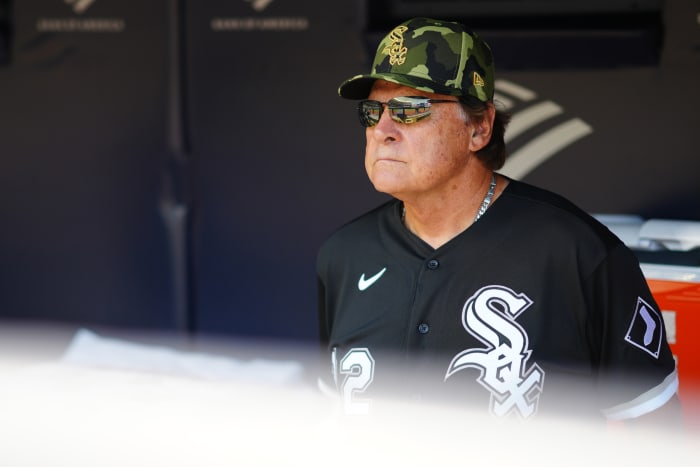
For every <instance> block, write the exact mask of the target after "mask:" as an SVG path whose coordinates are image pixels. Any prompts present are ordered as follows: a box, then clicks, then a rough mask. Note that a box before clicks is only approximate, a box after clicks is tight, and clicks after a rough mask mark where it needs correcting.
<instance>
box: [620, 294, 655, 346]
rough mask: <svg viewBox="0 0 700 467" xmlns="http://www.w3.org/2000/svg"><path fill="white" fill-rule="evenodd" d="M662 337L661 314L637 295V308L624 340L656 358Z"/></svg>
mask: <svg viewBox="0 0 700 467" xmlns="http://www.w3.org/2000/svg"><path fill="white" fill-rule="evenodd" d="M662 339H663V320H662V318H661V314H660V313H659V312H658V311H656V309H654V307H652V306H651V305H649V304H648V303H647V302H645V301H644V300H643V299H642V298H641V297H638V298H637V308H636V309H635V310H634V316H633V317H632V322H631V323H630V327H629V329H628V330H627V335H626V336H625V340H626V341H627V342H629V343H630V344H632V345H633V346H635V347H638V348H640V349H642V350H644V351H645V352H647V353H648V354H649V355H651V356H652V357H654V358H656V359H658V358H659V352H660V351H661V342H662Z"/></svg>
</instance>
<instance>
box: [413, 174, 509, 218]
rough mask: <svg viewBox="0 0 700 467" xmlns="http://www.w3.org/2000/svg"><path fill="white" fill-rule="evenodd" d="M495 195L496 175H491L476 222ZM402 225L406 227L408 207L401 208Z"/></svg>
mask: <svg viewBox="0 0 700 467" xmlns="http://www.w3.org/2000/svg"><path fill="white" fill-rule="evenodd" d="M494 193H496V174H495V173H491V185H489V191H487V192H486V196H485V197H484V200H483V201H482V202H481V206H480V207H479V211H478V212H477V213H476V217H475V218H474V222H476V221H478V220H479V219H480V218H481V216H483V215H484V213H485V212H486V210H487V209H488V208H489V204H491V199H493V195H494ZM401 223H402V224H403V225H406V206H402V208H401Z"/></svg>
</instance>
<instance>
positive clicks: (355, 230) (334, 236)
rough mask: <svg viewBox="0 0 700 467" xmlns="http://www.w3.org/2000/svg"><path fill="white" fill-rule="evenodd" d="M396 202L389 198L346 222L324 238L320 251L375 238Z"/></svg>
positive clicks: (360, 244)
mask: <svg viewBox="0 0 700 467" xmlns="http://www.w3.org/2000/svg"><path fill="white" fill-rule="evenodd" d="M398 204H399V201H398V200H395V199H392V200H389V201H387V202H385V203H383V204H381V205H379V206H377V207H375V208H373V209H371V210H370V211H367V212H365V213H363V214H361V215H360V216H358V217H355V218H354V219H352V220H350V221H349V222H346V223H345V224H343V225H342V226H340V227H339V228H337V229H336V230H335V231H334V232H333V233H331V234H330V235H329V236H328V238H326V240H325V241H324V242H323V244H322V245H321V248H320V252H321V253H322V252H324V251H328V250H336V249H338V248H342V249H344V250H346V249H347V248H348V247H350V246H352V245H356V246H359V247H361V246H362V245H363V244H365V243H366V242H367V239H372V238H376V237H377V235H376V234H377V232H378V229H380V224H384V223H386V222H389V221H390V217H391V216H393V215H394V214H395V211H396V210H397V209H399V208H398Z"/></svg>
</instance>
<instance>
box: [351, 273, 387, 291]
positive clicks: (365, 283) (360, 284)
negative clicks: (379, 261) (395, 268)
mask: <svg viewBox="0 0 700 467" xmlns="http://www.w3.org/2000/svg"><path fill="white" fill-rule="evenodd" d="M385 272H386V268H384V269H382V270H381V271H379V272H378V273H376V274H375V275H373V276H372V277H370V278H369V279H365V274H364V273H362V276H360V280H359V281H357V288H358V289H360V290H367V288H368V287H369V286H371V285H372V284H374V283H375V282H377V281H378V280H379V278H380V277H382V275H384V273H385Z"/></svg>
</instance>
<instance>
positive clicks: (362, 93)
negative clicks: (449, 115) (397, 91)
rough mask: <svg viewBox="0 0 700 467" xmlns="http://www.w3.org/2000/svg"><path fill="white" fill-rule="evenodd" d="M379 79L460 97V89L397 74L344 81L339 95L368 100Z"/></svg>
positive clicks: (361, 76)
mask: <svg viewBox="0 0 700 467" xmlns="http://www.w3.org/2000/svg"><path fill="white" fill-rule="evenodd" d="M378 79H381V80H384V81H389V82H391V83H396V84H401V85H403V86H408V87H410V88H414V89H419V90H421V91H426V92H433V93H436V94H445V95H448V96H460V95H462V92H461V91H460V90H459V89H455V88H448V87H445V86H440V85H438V84H436V83H434V82H433V81H431V80H428V79H424V78H419V77H417V76H408V75H400V74H396V73H375V74H371V75H357V76H354V77H352V78H350V79H348V80H346V81H344V82H343V83H342V84H341V85H340V87H339V88H338V95H339V96H340V97H344V98H345V99H367V96H369V93H370V91H371V90H372V85H373V84H374V82H375V81H376V80H378Z"/></svg>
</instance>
